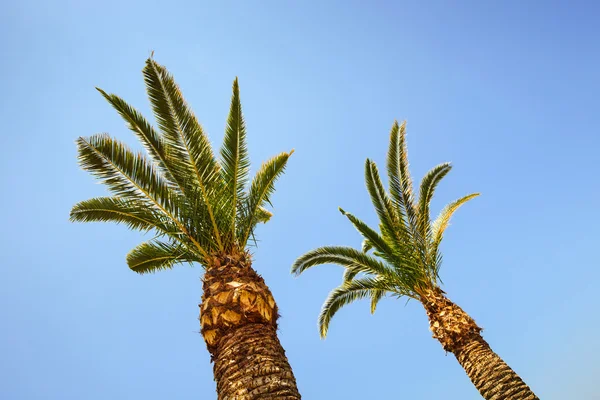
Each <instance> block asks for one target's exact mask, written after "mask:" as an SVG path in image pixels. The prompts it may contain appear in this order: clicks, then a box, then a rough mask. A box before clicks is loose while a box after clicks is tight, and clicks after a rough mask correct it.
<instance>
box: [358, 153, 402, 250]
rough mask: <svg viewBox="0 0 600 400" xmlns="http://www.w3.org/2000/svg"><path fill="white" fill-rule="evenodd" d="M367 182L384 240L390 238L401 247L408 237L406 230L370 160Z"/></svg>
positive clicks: (366, 175)
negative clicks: (404, 239)
mask: <svg viewBox="0 0 600 400" xmlns="http://www.w3.org/2000/svg"><path fill="white" fill-rule="evenodd" d="M365 182H366V185H367V190H368V191H369V195H370V196H371V201H372V202H373V206H374V207H375V211H376V212H377V216H378V217H379V221H380V223H381V227H382V232H381V233H382V234H383V237H384V238H388V240H390V241H391V242H392V243H393V244H395V245H399V244H401V243H402V242H403V238H404V237H406V236H407V235H406V230H405V229H404V227H403V226H402V225H401V224H400V223H399V219H398V215H397V214H396V210H395V209H394V207H393V205H392V202H391V201H390V199H389V197H388V195H387V193H386V191H385V189H384V188H383V184H382V183H381V178H380V177H379V171H378V170H377V166H376V165H375V163H374V162H373V161H371V160H369V159H367V161H366V162H365Z"/></svg>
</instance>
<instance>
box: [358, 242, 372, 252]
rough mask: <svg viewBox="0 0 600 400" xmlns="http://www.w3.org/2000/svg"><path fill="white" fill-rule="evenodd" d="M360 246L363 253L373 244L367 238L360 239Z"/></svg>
mask: <svg viewBox="0 0 600 400" xmlns="http://www.w3.org/2000/svg"><path fill="white" fill-rule="evenodd" d="M360 248H361V250H362V252H363V253H368V252H369V251H370V250H371V249H372V248H373V245H372V244H371V242H369V239H365V240H363V241H362V244H361V246H360Z"/></svg>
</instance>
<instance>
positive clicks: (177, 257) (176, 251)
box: [127, 240, 203, 274]
mask: <svg viewBox="0 0 600 400" xmlns="http://www.w3.org/2000/svg"><path fill="white" fill-rule="evenodd" d="M202 261H203V259H202V257H200V256H199V255H197V254H194V253H192V252H191V251H189V250H188V249H187V248H186V247H185V246H184V245H182V244H181V243H174V242H161V241H159V240H151V241H148V242H144V243H142V244H140V245H139V246H137V247H135V248H134V249H133V250H131V251H130V252H129V254H127V265H129V268H131V270H133V271H135V272H137V273H139V274H145V273H149V272H156V271H159V270H163V269H170V268H173V266H174V265H175V264H179V263H192V262H202Z"/></svg>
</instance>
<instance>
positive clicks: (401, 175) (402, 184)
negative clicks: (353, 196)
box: [387, 121, 416, 231]
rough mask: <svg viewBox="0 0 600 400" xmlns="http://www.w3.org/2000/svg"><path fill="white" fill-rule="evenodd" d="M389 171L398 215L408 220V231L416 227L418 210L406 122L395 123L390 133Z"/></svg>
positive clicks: (391, 191)
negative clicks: (407, 143)
mask: <svg viewBox="0 0 600 400" xmlns="http://www.w3.org/2000/svg"><path fill="white" fill-rule="evenodd" d="M387 171H388V178H389V181H390V182H389V183H390V194H391V196H392V199H393V201H394V203H395V204H396V208H397V210H398V214H399V215H400V216H401V217H405V218H406V224H407V229H408V230H409V231H410V230H411V228H410V226H411V225H412V227H416V210H415V206H414V199H413V197H414V195H413V188H412V179H411V176H410V172H409V169H408V151H407V146H406V122H402V124H401V125H399V124H398V121H394V125H393V126H392V130H391V131H390V146H389V149H388V156H387Z"/></svg>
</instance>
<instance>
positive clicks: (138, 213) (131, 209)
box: [70, 197, 183, 237]
mask: <svg viewBox="0 0 600 400" xmlns="http://www.w3.org/2000/svg"><path fill="white" fill-rule="evenodd" d="M70 219H71V221H73V222H115V223H118V224H125V225H127V227H128V228H130V229H136V230H140V231H150V230H153V229H154V230H156V231H157V232H158V233H160V234H163V235H169V236H172V237H179V236H180V235H182V234H183V232H182V231H180V230H179V228H178V227H177V225H175V224H173V222H172V221H171V220H170V219H168V218H165V217H164V215H160V214H159V213H156V212H155V211H153V210H152V208H149V207H147V205H146V203H144V202H141V201H138V200H125V199H122V198H119V197H96V198H93V199H89V200H84V201H81V202H79V203H77V204H76V205H75V206H73V209H72V210H71V215H70Z"/></svg>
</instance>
